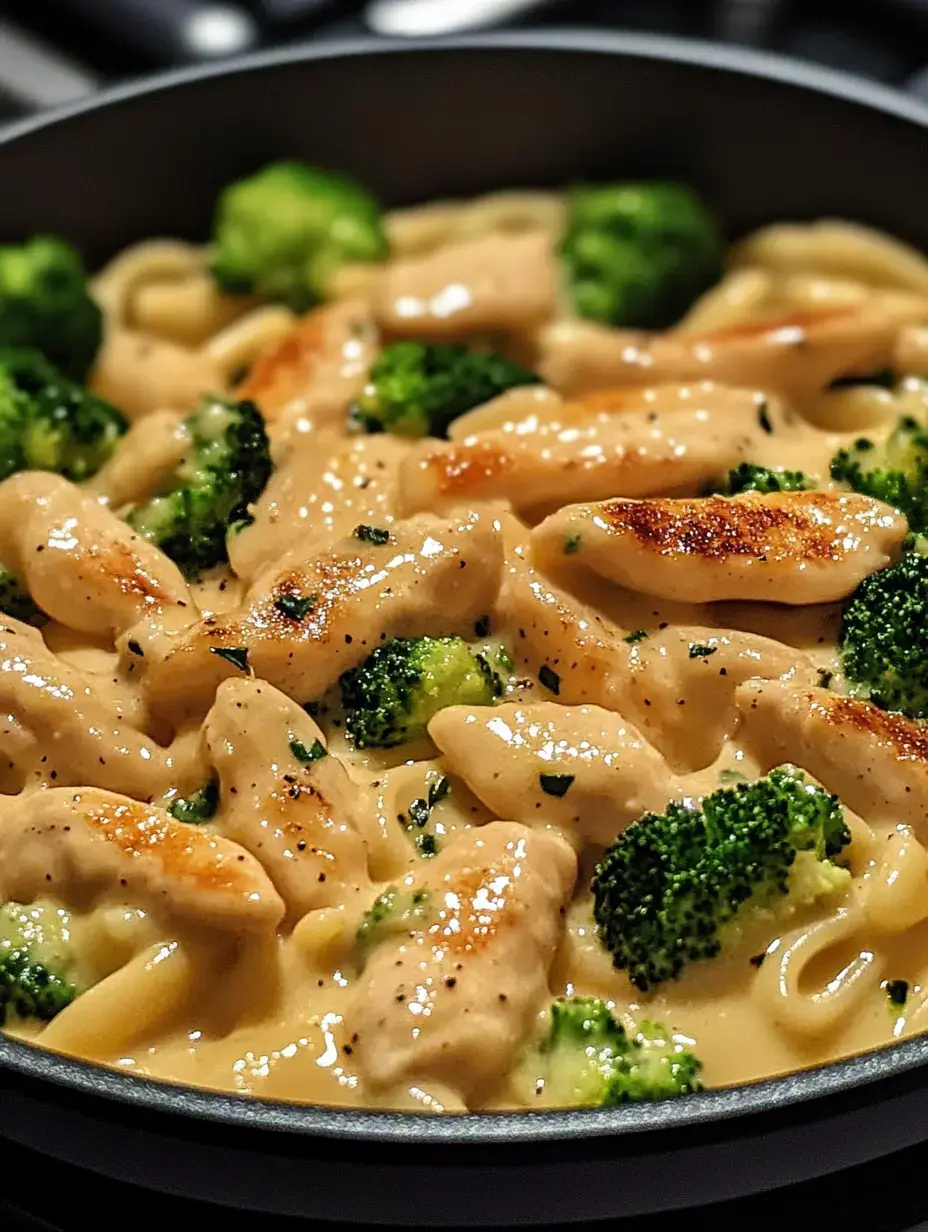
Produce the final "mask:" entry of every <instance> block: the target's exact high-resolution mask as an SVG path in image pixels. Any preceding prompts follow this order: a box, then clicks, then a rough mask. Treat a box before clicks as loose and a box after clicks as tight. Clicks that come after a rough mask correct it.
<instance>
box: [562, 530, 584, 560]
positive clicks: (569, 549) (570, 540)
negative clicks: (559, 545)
mask: <svg viewBox="0 0 928 1232" xmlns="http://www.w3.org/2000/svg"><path fill="white" fill-rule="evenodd" d="M581 542H582V540H581V536H580V535H568V536H567V538H566V539H565V540H564V555H565V556H573V554H574V552H579V551H580V544H581Z"/></svg>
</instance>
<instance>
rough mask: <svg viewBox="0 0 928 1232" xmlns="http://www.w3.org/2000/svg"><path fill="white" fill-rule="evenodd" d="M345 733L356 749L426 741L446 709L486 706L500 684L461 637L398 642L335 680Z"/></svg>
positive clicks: (497, 694)
mask: <svg viewBox="0 0 928 1232" xmlns="http://www.w3.org/2000/svg"><path fill="white" fill-rule="evenodd" d="M339 685H340V686H341V693H342V704H343V706H344V708H345V727H346V729H347V731H348V733H349V734H350V735H351V736H352V738H353V739H354V742H355V744H356V745H357V747H358V748H359V749H367V748H379V749H389V748H392V747H393V746H394V745H397V744H405V743H406V741H408V740H416V739H418V738H419V737H420V736H424V735H425V733H426V729H427V727H428V724H429V721H430V720H431V719H432V718H433V717H434V716H435V715H436V714H437V713H438V711H439V710H443V709H444V708H445V707H446V706H489V705H491V704H492V702H493V700H494V699H495V698H497V697H500V696H501V695H502V692H503V682H502V680H501V679H500V678H499V675H498V674H497V673H496V672H495V671H494V670H493V668H492V667H491V666H490V665H489V663H488V662H487V660H486V658H485V657H484V656H483V655H482V654H475V653H474V652H473V651H472V650H471V648H470V647H469V646H468V645H467V643H466V642H465V641H463V640H462V639H461V638H459V637H397V638H394V639H393V640H392V641H390V642H385V643H384V645H383V646H378V647H377V649H376V650H375V651H374V652H373V654H370V655H368V657H367V658H366V659H365V660H364V662H363V663H361V664H360V665H359V666H358V667H355V668H352V670H351V671H349V672H345V673H344V674H343V675H342V676H341V678H340V679H339Z"/></svg>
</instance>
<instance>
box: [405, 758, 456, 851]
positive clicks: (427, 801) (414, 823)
mask: <svg viewBox="0 0 928 1232" xmlns="http://www.w3.org/2000/svg"><path fill="white" fill-rule="evenodd" d="M450 791H451V780H450V779H449V778H448V776H447V775H446V774H442V775H441V776H440V777H439V778H437V779H435V780H434V781H433V782H432V783H430V784H429V789H428V792H427V793H426V795H425V796H417V797H416V799H415V800H412V801H411V802H410V805H409V809H408V816H409V822H408V824H407V825H406V832H407V833H408V834H413V833H415V832H416V831H418V833H416V834H415V844H416V850H417V851H418V853H419V855H420V856H422V857H423V859H430V858H431V857H432V856H435V855H438V850H439V839H438V835H437V834H435V833H434V832H433V831H431V830H426V829H425V827H426V826H427V825H428V823H429V817H430V816H431V813H432V809H433V808H434V807H435V805H436V804H440V803H441V802H442V800H444V799H445V798H446V797H447V795H448V793H449V792H450ZM400 820H401V821H403V820H404V819H403V815H402V814H400Z"/></svg>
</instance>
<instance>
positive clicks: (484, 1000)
mask: <svg viewBox="0 0 928 1232" xmlns="http://www.w3.org/2000/svg"><path fill="white" fill-rule="evenodd" d="M576 873H577V861H576V857H575V855H574V853H573V850H572V849H571V847H570V846H569V845H568V844H567V843H566V842H565V841H564V840H563V839H561V838H559V837H557V836H555V835H553V834H551V833H546V832H544V831H532V830H528V829H526V828H525V827H524V826H520V825H516V824H515V823H513V822H502V821H500V822H491V823H490V824H489V825H486V826H482V827H480V828H479V829H478V830H476V831H471V832H470V833H469V834H468V835H467V837H466V838H462V839H460V840H458V841H457V842H455V843H453V844H452V845H451V846H450V847H449V848H448V849H447V850H446V851H444V852H442V853H441V855H439V856H437V857H436V858H435V859H434V860H432V861H429V864H428V866H427V868H425V869H424V870H423V876H422V877H421V878H420V880H419V881H418V882H417V885H418V887H419V888H421V889H423V890H424V891H425V893H426V899H425V902H424V903H423V904H422V917H421V919H419V920H418V921H417V920H415V919H414V920H412V921H411V922H410V924H409V927H408V930H407V931H405V932H403V933H401V934H400V935H399V936H397V934H396V933H393V935H392V937H391V936H390V934H389V933H388V934H387V936H386V938H385V939H384V940H383V941H382V942H381V943H380V944H379V945H377V947H376V949H374V951H373V952H372V953H371V954H370V957H369V958H368V961H367V965H366V966H365V968H364V972H363V975H362V977H361V980H360V982H359V986H358V993H357V1001H356V1003H355V1005H354V1006H353V1009H352V1011H350V1012H349V1013H348V1014H346V1019H347V1020H348V1021H350V1022H351V1024H352V1025H353V1027H354V1029H355V1031H356V1032H357V1036H358V1040H357V1044H356V1047H355V1054H356V1056H355V1059H356V1060H357V1062H358V1065H359V1067H360V1069H361V1071H362V1073H363V1075H364V1078H365V1081H366V1082H368V1083H370V1084H371V1086H372V1087H379V1088H399V1087H400V1086H401V1085H408V1084H409V1083H415V1084H416V1085H417V1086H419V1087H422V1088H424V1089H425V1090H426V1091H427V1090H428V1087H429V1084H430V1083H436V1082H437V1083H441V1084H443V1085H444V1086H446V1087H448V1088H451V1089H452V1090H454V1091H455V1092H458V1093H460V1095H461V1096H462V1097H463V1098H464V1099H465V1100H466V1101H467V1103H468V1105H469V1106H471V1107H472V1106H473V1104H474V1103H475V1102H479V1099H480V1097H481V1094H482V1093H483V1092H486V1091H487V1090H488V1089H489V1088H490V1087H491V1086H492V1084H493V1083H494V1082H496V1081H498V1080H499V1079H500V1078H501V1077H502V1076H503V1074H504V1073H505V1072H506V1070H507V1068H508V1067H509V1065H510V1063H511V1062H512V1060H513V1058H514V1056H515V1054H516V1052H517V1051H518V1049H519V1046H520V1044H521V1043H522V1040H523V1038H524V1036H525V1033H526V1031H527V1030H528V1027H529V1025H530V1022H531V1020H532V1017H533V1015H534V1014H535V1013H537V1012H538V1010H539V1009H540V1008H541V1005H542V1003H543V1002H544V1001H545V1000H546V999H547V997H548V983H547V975H548V967H549V966H550V964H551V960H552V959H553V957H554V953H555V949H556V947H557V945H558V942H559V940H560V938H561V934H562V931H563V926H564V911H565V907H566V904H567V901H568V899H569V897H570V894H571V892H572V890H573V886H574V879H575V877H576ZM400 893H402V891H400Z"/></svg>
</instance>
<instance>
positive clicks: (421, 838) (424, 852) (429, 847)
mask: <svg viewBox="0 0 928 1232" xmlns="http://www.w3.org/2000/svg"><path fill="white" fill-rule="evenodd" d="M438 849H439V844H438V838H437V837H436V836H435V835H434V834H417V835H416V851H418V853H419V855H420V856H421V857H422V858H423V860H430V859H431V858H432V856H437V855H438Z"/></svg>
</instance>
